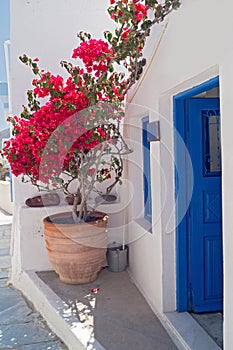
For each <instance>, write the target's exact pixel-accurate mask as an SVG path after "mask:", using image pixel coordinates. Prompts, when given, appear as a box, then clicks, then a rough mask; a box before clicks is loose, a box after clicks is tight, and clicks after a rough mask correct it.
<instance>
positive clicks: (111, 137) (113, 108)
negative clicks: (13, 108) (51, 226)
mask: <svg viewBox="0 0 233 350" xmlns="http://www.w3.org/2000/svg"><path fill="white" fill-rule="evenodd" d="M179 5H180V2H179V0H164V1H157V0H110V6H109V8H108V9H107V11H108V14H109V15H110V17H111V19H112V20H113V21H114V22H115V24H116V29H115V31H114V32H110V31H105V32H104V36H103V39H94V38H92V37H91V35H90V34H88V33H83V32H80V33H79V34H78V38H79V39H80V44H79V46H78V47H77V48H75V49H74V50H73V55H72V58H73V59H79V60H80V64H81V65H74V64H72V63H70V62H67V61H62V62H61V65H62V67H64V68H65V69H66V71H67V72H68V74H69V75H68V78H67V79H64V78H63V77H62V76H60V75H57V76H55V75H53V74H52V73H51V72H46V71H44V70H41V69H40V68H39V65H38V61H39V60H38V59H37V58H36V59H31V58H29V57H28V56H27V55H26V54H24V55H22V56H20V60H21V61H22V62H23V63H24V64H25V65H27V66H29V67H30V68H31V70H32V72H33V74H34V75H35V79H33V81H32V86H33V88H32V89H31V90H28V92H27V97H28V105H27V106H23V111H22V113H21V116H20V117H18V116H14V117H9V121H10V122H11V123H12V126H13V128H12V138H11V139H10V140H9V141H8V142H7V144H6V147H5V148H4V151H3V153H4V156H5V157H6V158H7V160H8V161H9V163H10V164H11V169H12V173H13V174H14V175H15V176H19V175H23V176H22V178H23V180H24V181H25V180H26V179H29V180H30V181H31V182H32V184H33V185H36V186H37V187H38V189H39V190H46V191H54V190H56V191H57V190H63V191H64V193H65V194H67V195H72V196H73V198H74V205H73V218H74V220H75V221H76V222H80V221H83V220H84V221H85V220H86V218H87V215H88V211H87V200H88V198H89V196H90V193H91V191H97V192H98V189H97V187H98V186H96V185H97V183H100V182H103V181H105V180H109V181H111V180H112V182H111V183H110V185H109V186H108V187H107V190H106V192H107V194H108V193H110V191H111V189H112V188H113V187H114V186H115V184H117V183H118V182H119V181H120V178H121V175H122V171H123V162H122V156H123V155H124V154H126V153H129V152H130V150H129V148H128V146H127V144H126V142H125V141H124V139H123V137H122V134H121V129H120V121H121V119H122V117H123V116H124V103H125V97H126V94H127V92H128V90H129V89H130V88H131V86H132V85H133V84H134V83H135V82H136V81H137V80H138V79H139V78H140V76H141V74H142V72H143V67H144V66H145V64H146V59H145V58H143V48H144V46H145V43H146V39H147V38H148V37H149V35H150V31H151V28H152V26H153V25H155V24H156V23H160V22H162V21H163V20H164V18H165V17H166V16H167V15H168V14H169V13H170V12H171V11H172V10H174V9H177V8H178V7H179ZM74 181H76V182H75V183H76V190H75V191H74V190H73V189H72V192H71V190H70V188H71V187H72V186H71V183H73V182H74ZM108 183H109V182H108ZM80 194H81V199H82V200H81V204H80V210H79V213H77V205H78V199H79V197H80Z"/></svg>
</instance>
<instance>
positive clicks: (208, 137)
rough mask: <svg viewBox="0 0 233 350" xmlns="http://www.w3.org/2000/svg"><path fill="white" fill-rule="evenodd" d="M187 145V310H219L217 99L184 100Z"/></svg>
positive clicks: (221, 296)
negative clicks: (189, 178) (189, 169)
mask: <svg viewBox="0 0 233 350" xmlns="http://www.w3.org/2000/svg"><path fill="white" fill-rule="evenodd" d="M186 112H187V114H186V116H187V125H186V126H187V130H186V132H187V145H188V148H189V151H190V156H191V160H192V165H193V171H194V189H193V195H192V200H191V203H190V208H189V213H188V231H189V232H188V233H189V271H188V272H189V281H190V286H189V289H190V290H189V309H190V311H193V312H209V311H220V310H222V304H223V255H222V199H221V197H222V196H221V143H220V141H221V140H220V107H219V99H218V98H190V99H187V100H186Z"/></svg>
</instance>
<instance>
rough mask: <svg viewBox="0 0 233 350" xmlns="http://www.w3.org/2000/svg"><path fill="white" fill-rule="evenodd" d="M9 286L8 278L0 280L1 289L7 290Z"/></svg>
mask: <svg viewBox="0 0 233 350" xmlns="http://www.w3.org/2000/svg"><path fill="white" fill-rule="evenodd" d="M7 286H8V278H0V288H5V287H7Z"/></svg>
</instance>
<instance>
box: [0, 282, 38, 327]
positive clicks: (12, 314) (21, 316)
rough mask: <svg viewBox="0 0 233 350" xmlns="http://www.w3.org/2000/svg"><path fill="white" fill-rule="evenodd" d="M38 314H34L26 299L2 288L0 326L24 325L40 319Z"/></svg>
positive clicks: (8, 289)
mask: <svg viewBox="0 0 233 350" xmlns="http://www.w3.org/2000/svg"><path fill="white" fill-rule="evenodd" d="M38 317H39V314H38V313H33V312H32V310H31V308H30V307H29V306H28V305H27V303H26V301H25V299H24V298H23V297H22V295H21V294H20V293H19V292H17V291H16V290H14V289H12V288H10V287H6V288H0V325H1V326H2V325H10V324H12V323H23V322H30V321H33V320H34V319H35V318H38Z"/></svg>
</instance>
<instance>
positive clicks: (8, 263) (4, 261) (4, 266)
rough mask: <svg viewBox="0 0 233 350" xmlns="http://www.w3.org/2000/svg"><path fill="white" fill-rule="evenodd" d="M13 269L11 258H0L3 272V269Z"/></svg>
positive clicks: (0, 266) (0, 267)
mask: <svg viewBox="0 0 233 350" xmlns="http://www.w3.org/2000/svg"><path fill="white" fill-rule="evenodd" d="M10 267H11V258H10V257H9V256H8V255H6V256H0V269H1V271H3V269H9V268H10Z"/></svg>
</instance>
